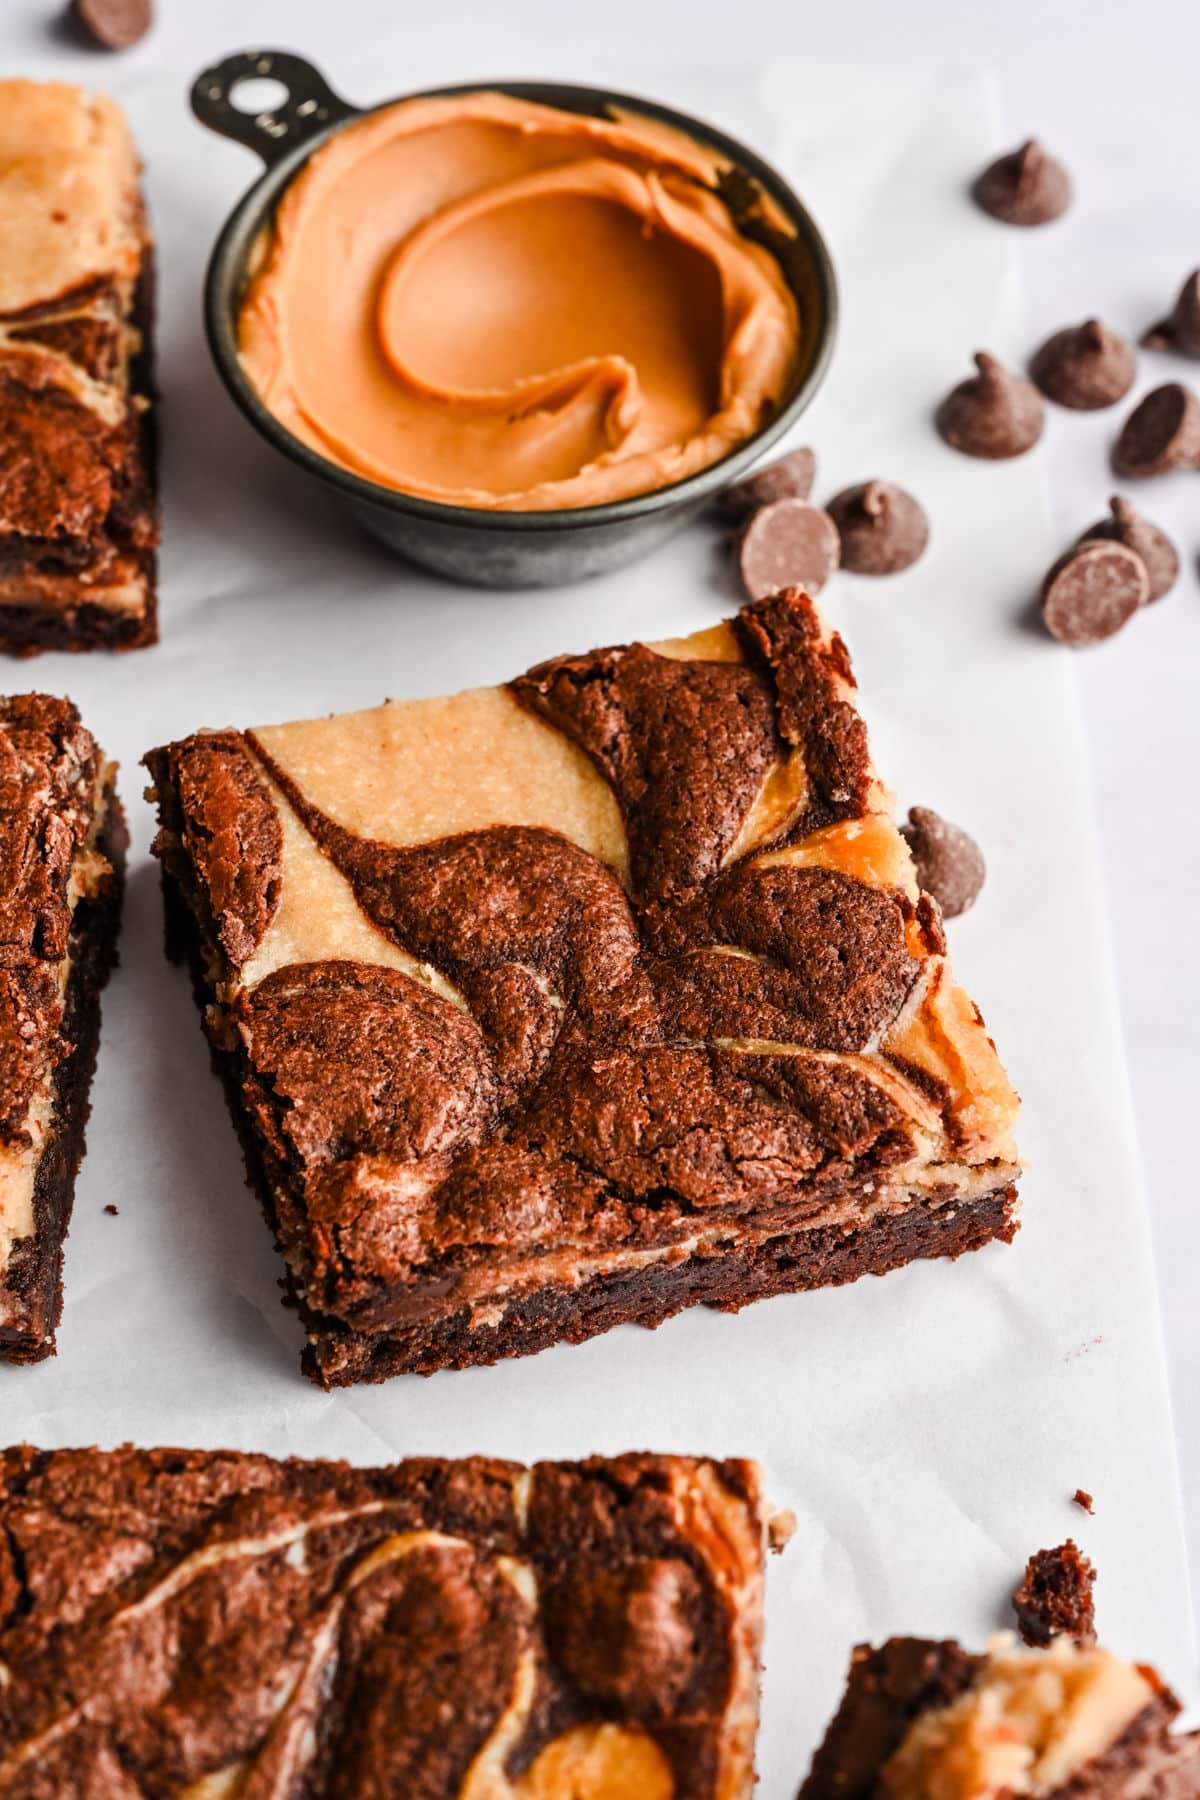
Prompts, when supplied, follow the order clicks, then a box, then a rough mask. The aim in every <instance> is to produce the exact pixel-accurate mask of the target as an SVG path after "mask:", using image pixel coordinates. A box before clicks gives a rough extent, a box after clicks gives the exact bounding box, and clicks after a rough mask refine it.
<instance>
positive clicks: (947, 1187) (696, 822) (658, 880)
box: [147, 591, 1018, 1384]
mask: <svg viewBox="0 0 1200 1800" xmlns="http://www.w3.org/2000/svg"><path fill="white" fill-rule="evenodd" d="M147 764H148V766H149V768H150V770H151V773H152V775H153V778H154V784H155V791H156V794H157V799H158V804H159V810H160V819H161V829H160V831H159V835H158V839H157V841H156V846H155V848H156V853H157V854H158V855H159V857H160V858H161V860H162V864H163V879H164V889H165V896H166V904H167V916H168V932H169V945H170V947H171V949H172V950H173V952H174V953H176V954H185V955H187V956H188V957H189V959H190V961H191V964H192V969H193V974H194V977H195V981H196V987H197V992H198V994H199V996H200V999H201V1002H202V1004H203V1007H204V1010H205V1019H206V1023H207V1029H208V1033H209V1037H210V1040H211V1043H212V1047H213V1052H214V1056H215V1058H216V1061H217V1065H218V1067H219V1069H220V1071H221V1072H222V1074H223V1076H224V1079H225V1083H226V1088H227V1092H228V1096H229V1100H230V1105H231V1109H232V1111H233V1114H234V1117H235V1120H236V1121H237V1123H238V1126H239V1130H240V1132H241V1135H242V1141H243V1145H244V1147H245V1151H246V1157H247V1163H248V1167H249V1170H250V1174H251V1178H252V1180H253V1182H254V1184H255V1185H256V1187H257V1188H258V1191H259V1193H260V1195H261V1197H262V1199H263V1203H264V1206H265V1208H266V1212H267V1216H268V1219H269V1220H270V1222H271V1224H272V1227H273V1229H274V1231H275V1234H276V1237H277V1239H278V1242H279V1245H280V1248H281V1250H282V1252H283V1255H284V1258H285V1260H286V1263H287V1268H288V1279H289V1284H290V1287H291V1292H292V1295H293V1297H294V1299H295V1301H296V1303H297V1304H298V1306H299V1308H300V1311H301V1314H302V1316H303V1319H304V1322H305V1326H306V1330H307V1333H308V1340H309V1347H308V1351H307V1356H306V1367H307V1369H308V1371H309V1373H310V1374H312V1375H313V1376H315V1377H316V1378H317V1379H319V1380H320V1381H322V1382H324V1383H326V1384H337V1383H342V1382H349V1381H356V1380H364V1379H365V1380H373V1379H379V1378H381V1377H383V1376H386V1375H389V1374H392V1373H395V1372H398V1371H402V1370H418V1371H423V1372H426V1371H429V1370H432V1369H435V1368H439V1367H444V1366H454V1367H459V1366H463V1365H466V1364H469V1363H479V1362H490V1361H493V1360H495V1359H496V1358H497V1357H500V1356H506V1355H514V1354H521V1353H523V1352H526V1351H530V1350H537V1349H540V1348H542V1347H543V1346H545V1345H547V1344H550V1343H553V1342H555V1341H558V1340H562V1339H566V1340H569V1341H572V1342H575V1341H579V1340H580V1339H582V1338H585V1337H588V1336H590V1335H592V1334H593V1333H595V1332H598V1331H603V1330H605V1329H607V1328H609V1327H610V1326H612V1325H615V1324H619V1323H621V1322H623V1321H628V1320H635V1321H638V1322H640V1323H643V1324H647V1325H653V1324H657V1323H658V1322H660V1321H661V1320H663V1319H665V1318H667V1317H668V1316H669V1315H670V1314H672V1313H674V1312H676V1311H678V1310H679V1309H680V1308H681V1307H684V1306H688V1305H692V1304H695V1303H697V1302H701V1303H707V1304H712V1305H716V1306H720V1307H724V1308H727V1309H735V1308H737V1307H739V1306H742V1305H744V1304H745V1303H746V1302H747V1301H750V1300H753V1299H757V1298H759V1297H761V1296H764V1295H768V1294H772V1293H779V1292H786V1291H791V1290H795V1289H798V1288H807V1287H814V1286H818V1285H821V1284H825V1283H830V1282H844V1281H850V1280H853V1279H854V1278H855V1277H857V1276H858V1275H860V1274H864V1273H868V1272H874V1273H879V1272H882V1271H884V1270H886V1269H889V1268H892V1267H894V1266H896V1265H897V1264H900V1263H904V1262H907V1261H909V1260H911V1259H912V1258H914V1257H919V1256H936V1255H946V1256H956V1255H958V1254H959V1253H960V1252H961V1251H964V1250H968V1249H973V1248H976V1247H977V1246H979V1245H981V1244H983V1243H985V1242H987V1241H988V1240H989V1239H992V1238H1003V1239H1007V1238H1010V1237H1011V1236H1012V1233H1013V1231H1014V1230H1015V1228H1016V1197H1015V1187H1014V1183H1015V1180H1016V1176H1017V1173H1018V1162H1017V1156H1016V1151H1015V1149H1014V1147H1013V1141H1012V1129H1013V1125H1014V1121H1015V1116H1016V1110H1017V1102H1016V1098H1015V1096H1014V1094H1013V1092H1012V1089H1011V1088H1010V1086H1009V1084H1008V1081H1007V1080H1006V1078H1005V1075H1004V1072H1003V1069H1002V1068H1001V1066H1000V1063H999V1061H998V1059H997V1056H996V1052H995V1050H994V1048H993V1046H992V1043H991V1041H990V1039H989V1038H988V1036H987V1033H986V1031H985V1029H984V1026H983V1023H982V1021H981V1019H980V1017H979V1014H978V1012H977V1010H976V1009H975V1007H974V1006H973V1005H972V1003H971V1002H970V1000H968V999H967V997H966V995H965V994H964V993H963V992H962V990H961V989H960V988H959V987H958V986H957V985H956V984H955V982H954V979H953V977H952V974H951V972H950V968H949V964H948V962H947V959H946V945H945V939H944V936H943V933H942V927H941V921H940V917H939V915H938V911H937V908H936V906H935V905H934V904H933V902H932V901H931V900H929V899H928V897H926V896H923V895H922V894H921V893H920V892H919V890H918V887H917V884H916V879H915V876H914V872H913V866H912V862H911V859H910V857H909V853H908V849H907V846H906V845H905V843H904V840H903V838H902V837H901V836H900V834H899V832H898V831H897V829H896V827H895V824H894V822H893V820H892V817H891V811H890V797H889V795H888V794H887V792H886V790H885V789H884V788H883V786H882V785H881V783H880V782H879V780H878V778H877V777H876V775H875V772H874V770H873V768H872V765H871V760H870V755H869V751H868V746H867V739H866V733H865V730H864V727H863V724H862V720H861V718H860V716H859V714H858V711H857V709H856V707H855V704H854V683H853V676H852V674H851V671H850V665H849V660H848V658H847V655H846V651H845V648H844V646H843V644H842V643H841V640H840V639H839V638H838V637H837V636H836V635H835V634H831V633H830V632H829V631H828V630H827V628H826V627H825V625H824V624H823V622H822V621H821V619H820V617H819V615H818V613H817V611H816V609H815V608H814V607H813V605H812V603H811V602H810V601H809V600H808V598H807V597H806V596H805V595H803V594H802V593H800V592H798V591H793V592H790V593H787V594H780V595H777V596H775V597H774V598H772V599H769V600H765V601H760V602H756V603H754V604H753V605H750V606H747V607H745V608H744V609H743V611H742V613H741V614H740V615H739V617H738V618H737V619H735V620H733V621H731V622H729V623H727V624H724V625H720V626H718V627H716V628H715V629H713V630H710V631H706V632H701V633H699V634H697V635H696V636H694V637H691V638H686V639H683V640H680V641H678V642H673V643H660V644H656V645H645V644H634V645H630V646H625V647H622V648H617V649H607V650H600V651H596V652H594V653H593V654H592V655H590V656H582V657H564V658H562V659H560V660H558V661H556V662H552V663H548V664H545V665H543V666H542V667H540V668H537V669H534V670H532V671H531V672H530V673H529V674H527V675H524V676H521V677H520V678H519V679H518V680H516V681H514V682H513V683H512V684H511V685H510V686H509V687H507V688H488V689H476V690H473V691H469V692H467V693H463V694H458V695H453V696H450V697H449V698H446V699H440V700H422V701H411V702H406V703H403V704H398V705H397V704H391V703H389V704H387V705H384V706H381V707H377V708H374V709H372V710H369V711H366V712H362V713H355V714H349V715H345V716H342V717H335V718H327V719H318V720H313V721H309V722H305V723H294V724H287V725H277V726H271V727H264V728H262V729H260V730H258V731H255V732H244V733H238V732H233V731H222V732H215V733H198V734H196V735H195V736H193V737H190V738H185V739H184V740H182V741H181V742H179V743H176V744H171V745H168V746H166V747H165V748H163V749H160V750H156V751H153V752H152V753H151V754H150V755H149V757H148V758H147Z"/></svg>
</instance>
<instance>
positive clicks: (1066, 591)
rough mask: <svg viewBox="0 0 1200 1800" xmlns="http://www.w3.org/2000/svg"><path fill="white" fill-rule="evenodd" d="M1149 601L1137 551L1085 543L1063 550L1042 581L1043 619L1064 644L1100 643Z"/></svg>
mask: <svg viewBox="0 0 1200 1800" xmlns="http://www.w3.org/2000/svg"><path fill="white" fill-rule="evenodd" d="M1149 598H1150V577H1149V575H1148V574H1147V573H1146V565H1145V563H1144V562H1143V561H1142V559H1141V557H1140V556H1139V555H1138V554H1137V551H1136V550H1130V549H1129V548H1128V547H1127V546H1126V545H1125V544H1117V543H1111V542H1105V541H1104V539H1102V538H1093V539H1090V540H1089V541H1088V542H1087V543H1086V544H1080V545H1079V546H1078V547H1077V548H1076V549H1074V550H1068V551H1067V554H1066V555H1065V556H1060V557H1059V559H1058V561H1057V562H1056V563H1055V564H1054V566H1053V568H1052V569H1051V570H1050V572H1049V574H1048V575H1047V576H1046V579H1045V581H1044V582H1043V583H1042V618H1043V620H1044V622H1045V625H1046V629H1047V631H1048V632H1050V634H1051V636H1052V637H1056V638H1057V639H1058V640H1059V642H1060V643H1063V644H1099V643H1102V642H1103V641H1104V639H1105V638H1110V637H1112V635H1113V633H1114V632H1116V631H1120V629H1121V627H1122V625H1127V624H1128V623H1129V621H1130V619H1132V617H1133V615H1134V613H1135V612H1136V611H1137V609H1138V607H1139V606H1144V605H1145V604H1146V602H1147V600H1148V599H1149Z"/></svg>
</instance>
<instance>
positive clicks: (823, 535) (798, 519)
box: [738, 499, 841, 600]
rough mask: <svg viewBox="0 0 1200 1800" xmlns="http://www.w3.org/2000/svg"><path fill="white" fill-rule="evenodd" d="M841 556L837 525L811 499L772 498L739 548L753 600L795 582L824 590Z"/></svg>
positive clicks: (810, 589)
mask: <svg viewBox="0 0 1200 1800" xmlns="http://www.w3.org/2000/svg"><path fill="white" fill-rule="evenodd" d="M840 558H841V543H840V540H839V538H838V533H837V526H836V525H835V524H834V522H833V520H832V519H831V518H830V516H829V514H828V513H827V512H825V511H823V509H822V508H821V507H819V506H810V505H809V503H808V501H807V500H795V499H787V500H772V501H771V503H770V504H769V505H768V506H760V507H759V509H758V511H757V512H756V513H755V514H754V517H753V518H752V519H751V520H750V523H749V524H748V525H747V527H746V529H745V531H744V532H743V533H742V538H741V543H740V545H739V547H738V568H739V569H740V571H741V576H742V580H743V582H744V583H745V587H746V592H747V593H748V594H749V595H750V598H751V599H752V600H765V599H767V598H768V596H769V595H771V594H777V593H778V592H779V591H780V589H782V588H791V587H799V588H804V589H805V591H806V592H807V593H809V594H819V593H820V591H821V589H822V588H823V587H824V586H825V583H826V582H827V581H828V580H829V577H830V576H831V575H832V574H833V571H834V570H835V569H836V568H837V566H838V562H839V561H840Z"/></svg>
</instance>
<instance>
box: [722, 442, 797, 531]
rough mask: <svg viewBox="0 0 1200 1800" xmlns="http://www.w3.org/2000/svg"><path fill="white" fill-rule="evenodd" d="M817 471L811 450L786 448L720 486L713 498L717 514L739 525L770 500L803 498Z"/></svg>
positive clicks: (767, 504)
mask: <svg viewBox="0 0 1200 1800" xmlns="http://www.w3.org/2000/svg"><path fill="white" fill-rule="evenodd" d="M816 475H817V459H816V457H815V455H814V454H813V452H812V451H811V450H803V449H802V450H790V451H789V452H788V454H787V455H786V456H781V457H780V458H779V459H778V461H777V462H770V463H766V464H765V465H764V467H763V468H761V469H755V470H754V472H753V474H750V475H744V476H743V477H742V479H741V481H735V482H734V484H733V486H732V487H727V488H724V489H723V490H722V491H721V493H719V494H718V495H717V497H716V500H715V501H714V502H713V509H714V511H715V512H716V513H717V515H718V517H719V518H722V519H728V520H729V522H730V523H731V524H733V525H740V524H741V522H742V521H743V520H744V519H748V518H749V517H750V515H751V513H755V512H757V511H758V509H759V507H760V506H769V505H770V503H771V501H772V500H807V499H808V496H809V495H810V494H811V493H812V490H813V482H814V481H815V480H816Z"/></svg>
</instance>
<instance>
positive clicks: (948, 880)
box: [900, 806, 987, 919]
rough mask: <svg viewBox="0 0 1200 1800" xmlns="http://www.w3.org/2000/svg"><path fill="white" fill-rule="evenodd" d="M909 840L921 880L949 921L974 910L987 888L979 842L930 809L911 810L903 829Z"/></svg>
mask: <svg viewBox="0 0 1200 1800" xmlns="http://www.w3.org/2000/svg"><path fill="white" fill-rule="evenodd" d="M900 830H901V832H902V833H903V835H904V837H905V838H906V839H907V842H908V847H909V850H910V851H911V852H912V859H913V862H914V863H915V864H916V867H917V880H918V881H919V882H920V884H921V886H922V887H923V888H924V890H925V892H926V893H927V894H932V895H933V897H934V899H935V900H936V901H937V903H938V905H939V906H940V907H941V909H942V913H943V915H944V916H945V917H946V918H947V919H956V918H958V916H959V914H960V913H965V912H966V911H967V910H968V909H969V908H970V907H972V906H974V904H975V902H976V900H977V899H978V898H979V893H980V890H981V889H982V887H983V883H984V877H985V876H986V874H987V864H986V863H985V862H984V860H983V851H982V850H981V849H980V848H979V845H978V844H977V843H976V842H975V839H974V838H973V837H972V836H971V834H970V833H969V832H967V831H964V830H963V828H962V826H961V825H953V824H951V822H950V820H949V819H943V818H942V816H941V814H940V813H935V812H934V811H933V810H932V808H930V807H928V806H910V807H909V809H908V822H907V823H906V824H904V825H901V827H900Z"/></svg>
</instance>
